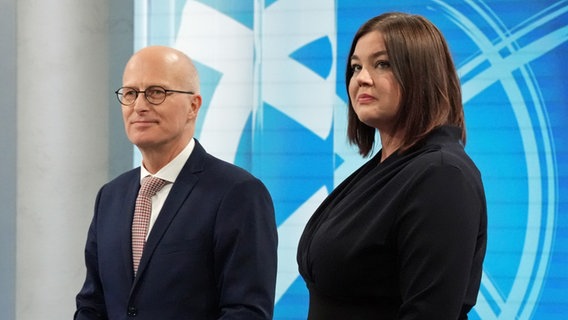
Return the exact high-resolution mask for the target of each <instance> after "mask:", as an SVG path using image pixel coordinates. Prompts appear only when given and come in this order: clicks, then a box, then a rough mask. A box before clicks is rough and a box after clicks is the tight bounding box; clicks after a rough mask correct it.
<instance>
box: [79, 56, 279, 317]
mask: <svg viewBox="0 0 568 320" xmlns="http://www.w3.org/2000/svg"><path fill="white" fill-rule="evenodd" d="M116 94H117V96H118V98H119V101H120V103H121V104H122V114H123V119H124V126H125V130H126V134H127V136H128V138H129V140H130V141H131V142H132V143H133V144H135V145H136V146H137V147H138V148H139V150H140V152H141V154H142V164H141V166H140V167H139V168H136V169H134V170H131V171H129V172H126V173H124V174H122V175H120V176H119V177H117V178H116V179H114V180H112V181H110V182H109V183H107V184H106V185H104V186H103V187H102V188H101V189H100V191H99V193H98V195H97V198H96V203H95V212H94V217H93V220H92V222H91V225H90V228H89V231H88V236H87V243H86V247H85V263H86V269H87V275H86V280H85V283H84V285H83V287H82V289H81V291H80V292H79V294H78V295H77V297H76V304H77V310H76V312H75V315H74V319H77V320H83V319H112V320H115V319H137V320H142V319H144V320H146V319H147V320H165V319H172V320H174V319H175V320H182V319H192V320H195V319H246V320H252V319H272V314H273V308H274V291H275V283H276V257H277V231H276V224H275V218H274V207H273V204H272V199H271V197H270V195H269V193H268V191H267V190H266V188H265V186H264V185H263V184H262V182H260V181H259V180H258V179H256V178H255V177H253V176H252V175H250V174H249V173H247V172H246V171H244V170H242V169H240V168H238V167H236V166H234V165H232V164H229V163H227V162H224V161H222V160H219V159H217V158H214V157H213V156H211V155H210V154H208V153H207V152H206V151H205V150H204V149H203V147H202V146H201V145H200V144H199V142H198V141H197V140H195V139H194V138H193V134H194V130H195V121H196V117H197V113H198V111H199V108H200V106H201V99H202V98H201V96H200V94H199V78H198V75H197V71H196V69H195V66H194V65H193V63H192V62H191V60H190V58H188V57H187V56H186V55H185V54H183V53H182V52H180V51H178V50H175V49H173V48H169V47H162V46H152V47H147V48H144V49H142V50H140V51H138V52H137V53H135V54H134V55H133V56H132V58H131V59H130V60H129V61H128V63H127V65H126V67H125V70H124V76H123V87H122V88H120V89H119V90H117V91H116ZM146 176H151V177H155V178H160V179H162V180H165V183H166V185H165V186H164V187H163V188H162V189H161V190H160V191H158V193H157V194H156V195H154V196H152V198H151V215H150V223H149V227H148V232H147V236H146V243H145V245H144V247H143V253H142V256H141V259H140V262H139V265H138V267H137V271H136V272H135V271H134V268H135V267H134V264H133V258H132V238H131V236H132V235H131V232H132V230H131V229H132V223H133V216H134V210H135V202H136V198H137V194H138V190H139V189H140V185H141V180H142V179H143V178H144V177H146Z"/></svg>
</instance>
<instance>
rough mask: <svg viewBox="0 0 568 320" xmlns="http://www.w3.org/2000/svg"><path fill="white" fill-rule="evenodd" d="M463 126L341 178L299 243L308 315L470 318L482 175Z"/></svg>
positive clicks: (482, 240) (481, 229) (480, 251)
mask: <svg viewBox="0 0 568 320" xmlns="http://www.w3.org/2000/svg"><path fill="white" fill-rule="evenodd" d="M459 137H460V130H459V129H458V128H455V127H449V126H446V127H441V128H438V129H436V130H435V131H434V132H432V133H431V134H430V135H429V136H428V137H427V138H426V139H425V141H424V142H423V143H421V144H420V145H418V146H415V147H413V148H411V149H410V150H408V151H406V152H405V153H403V154H398V153H394V154H393V155H391V156H389V157H388V158H387V159H385V160H384V161H383V162H382V163H381V162H379V161H380V157H381V153H380V152H379V154H377V155H376V156H375V157H373V158H372V159H371V160H370V161H368V162H367V163H366V164H364V165H363V166H362V167H361V168H359V169H358V170H357V171H355V172H354V173H353V174H352V175H351V176H349V177H348V178H347V179H346V180H345V181H343V182H342V183H341V184H340V185H339V186H338V187H337V188H336V189H335V190H334V191H333V192H332V193H331V194H330V195H329V196H328V197H327V199H326V200H325V201H324V202H323V203H322V204H321V205H320V207H319V208H318V209H317V210H316V212H315V213H314V215H313V216H312V217H311V219H310V220H309V222H308V224H307V225H306V228H305V230H304V233H303V235H302V237H301V239H300V243H299V246H298V256H297V259H298V265H299V270H300V274H301V275H302V277H303V278H304V280H305V281H306V284H307V286H308V289H309V292H310V309H309V315H308V319H311V320H315V319H357V320H365V319H436V320H442V319H467V313H468V312H469V310H470V309H471V308H472V306H473V305H474V304H475V301H476V298H477V293H478V290H479V284H480V279H481V271H482V263H483V258H484V256H485V248H486V241H487V233H486V232H487V211H486V203H485V194H484V191H483V185H482V182H481V177H480V173H479V171H478V169H477V167H476V166H475V164H474V163H473V162H472V161H471V159H470V158H469V157H468V156H467V155H466V153H465V152H464V148H463V145H462V144H461V143H460V139H459Z"/></svg>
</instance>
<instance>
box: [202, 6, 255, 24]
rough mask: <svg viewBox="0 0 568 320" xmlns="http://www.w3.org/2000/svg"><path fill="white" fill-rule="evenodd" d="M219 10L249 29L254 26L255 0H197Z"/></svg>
mask: <svg viewBox="0 0 568 320" xmlns="http://www.w3.org/2000/svg"><path fill="white" fill-rule="evenodd" d="M197 1H198V2H201V3H203V4H205V5H207V6H209V7H211V8H213V9H215V10H217V11H219V12H222V13H223V14H225V15H226V16H228V17H231V18H232V19H234V20H235V21H238V22H239V23H241V24H243V25H244V26H246V27H247V28H249V29H252V28H253V27H254V1H253V0H197Z"/></svg>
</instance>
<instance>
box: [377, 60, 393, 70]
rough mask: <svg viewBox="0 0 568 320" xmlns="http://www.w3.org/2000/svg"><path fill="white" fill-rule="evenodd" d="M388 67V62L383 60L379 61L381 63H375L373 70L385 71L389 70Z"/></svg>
mask: <svg viewBox="0 0 568 320" xmlns="http://www.w3.org/2000/svg"><path fill="white" fill-rule="evenodd" d="M389 67H390V62H388V61H383V60H381V61H377V62H376V63H375V68H379V69H387V68H389Z"/></svg>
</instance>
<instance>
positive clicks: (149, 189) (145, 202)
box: [132, 176, 168, 275]
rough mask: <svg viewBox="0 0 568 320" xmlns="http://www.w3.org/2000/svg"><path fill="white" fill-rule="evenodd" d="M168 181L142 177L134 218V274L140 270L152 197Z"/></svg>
mask: <svg viewBox="0 0 568 320" xmlns="http://www.w3.org/2000/svg"><path fill="white" fill-rule="evenodd" d="M167 183H168V182H167V181H166V180H162V179H160V178H155V177H151V176H147V177H145V178H144V179H142V186H141V187H140V191H138V197H137V198H136V208H135V209H134V218H133V219H132V264H133V266H134V275H136V272H137V271H138V265H139V264H140V258H141V257H142V251H143V250H144V245H145V244H146V234H147V233H148V225H149V223H150V215H151V213H152V200H151V199H152V197H153V196H154V195H155V194H156V192H158V191H160V189H162V187H164V186H165V185H166V184H167Z"/></svg>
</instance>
